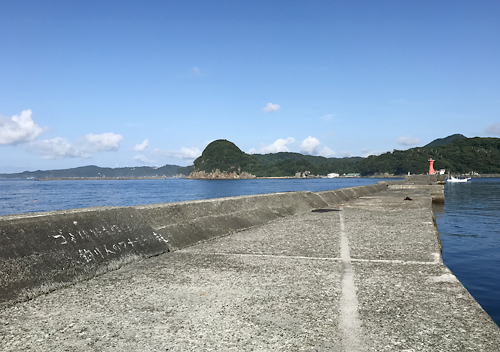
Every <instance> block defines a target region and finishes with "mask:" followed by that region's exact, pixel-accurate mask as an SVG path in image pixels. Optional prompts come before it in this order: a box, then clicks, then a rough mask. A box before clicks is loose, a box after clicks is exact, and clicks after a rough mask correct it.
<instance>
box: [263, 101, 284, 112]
mask: <svg viewBox="0 0 500 352" xmlns="http://www.w3.org/2000/svg"><path fill="white" fill-rule="evenodd" d="M279 109H281V106H279V105H278V104H272V103H267V105H266V106H265V107H264V108H263V109H262V111H264V112H275V111H278V110H279Z"/></svg>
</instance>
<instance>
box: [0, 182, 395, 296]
mask: <svg viewBox="0 0 500 352" xmlns="http://www.w3.org/2000/svg"><path fill="white" fill-rule="evenodd" d="M399 183H401V182H399V181H391V182H379V183H377V184H374V185H369V186H359V187H352V188H344V189H339V190H332V191H324V192H316V193H312V192H288V193H273V194H261V195H252V196H240V197H229V198H218V199H208V200H199V201H186V202H179V203H166V204H153V205H145V206H135V207H96V208H85V209H75V210H67V211H54V212H45V213H32V214H22V215H13V216H1V217H0V306H1V305H5V304H10V303H13V302H18V301H23V300H26V299H30V298H33V297H36V296H38V295H40V294H44V293H47V292H49V291H52V290H54V289H57V288H59V287H62V286H65V285H68V284H71V283H75V282H78V281H82V280H86V279H90V278H92V277H95V276H97V275H100V274H103V273H105V272H108V271H110V270H114V269H117V268H119V267H121V266H122V265H124V264H126V263H131V262H136V261H139V260H142V259H144V258H147V257H151V256H156V255H159V254H162V253H166V252H169V251H175V250H178V249H181V248H186V247H189V246H192V245H194V244H196V243H199V242H201V241H206V240H210V239H213V238H216V237H221V236H226V235H228V234H231V233H234V232H236V231H241V230H244V229H248V228H252V227H255V226H260V225H263V224H266V223H269V222H271V221H273V220H276V219H279V218H283V217H287V216H291V215H297V214H301V213H306V212H310V211H311V210H312V209H317V208H324V207H331V206H335V205H339V204H342V203H344V202H347V201H349V200H353V199H356V198H358V197H360V196H367V195H370V194H374V193H377V192H380V191H382V190H386V189H387V188H388V187H389V185H396V184H399Z"/></svg>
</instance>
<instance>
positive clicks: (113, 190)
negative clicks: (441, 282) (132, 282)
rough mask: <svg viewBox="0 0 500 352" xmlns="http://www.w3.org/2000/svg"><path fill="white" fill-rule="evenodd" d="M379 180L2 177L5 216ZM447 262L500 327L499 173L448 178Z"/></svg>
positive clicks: (441, 224) (443, 216)
mask: <svg viewBox="0 0 500 352" xmlns="http://www.w3.org/2000/svg"><path fill="white" fill-rule="evenodd" d="M380 180H381V179H365V178H363V179H357V178H356V179H310V180H302V179H298V180H297V179H286V180H283V179H282V180H272V179H266V180H221V181H204V180H184V179H167V180H120V181H107V180H103V181H95V180H89V181H28V180H0V215H9V214H21V213H28V212H39V211H49V210H62V209H73V208H84V207H91V206H130V205H140V204H154V203H167V202H178V201H183V200H195V199H209V198H219V197H229V196H237V195H249V194H259V193H272V192H288V191H312V192H316V191H324V190H330V189H338V188H345V187H352V186H362V185H367V184H373V183H376V182H378V181H380ZM434 212H435V214H436V219H437V224H438V230H439V235H440V238H441V242H442V244H443V260H444V263H445V264H446V265H447V266H448V267H449V268H450V269H451V270H452V271H453V273H454V274H455V275H456V276H457V277H458V278H459V280H460V281H461V282H462V284H463V285H464V286H465V287H466V288H467V289H468V290H469V292H470V293H471V294H472V295H473V296H474V297H475V298H476V300H477V301H478V302H479V303H480V304H481V305H482V306H483V308H484V309H485V310H486V311H487V312H488V313H489V314H490V316H491V317H492V318H493V320H494V321H495V322H496V323H497V324H498V325H500V178H483V179H477V178H476V179H473V180H472V182H468V183H466V184H465V183H464V184H459V183H457V184H446V186H445V206H444V207H435V209H434Z"/></svg>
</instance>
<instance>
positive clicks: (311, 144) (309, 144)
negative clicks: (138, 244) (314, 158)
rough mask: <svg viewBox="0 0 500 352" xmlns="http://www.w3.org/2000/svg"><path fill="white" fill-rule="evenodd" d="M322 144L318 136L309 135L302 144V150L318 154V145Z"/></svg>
mask: <svg viewBox="0 0 500 352" xmlns="http://www.w3.org/2000/svg"><path fill="white" fill-rule="evenodd" d="M320 144H321V142H320V141H319V140H318V139H317V138H314V137H311V136H309V137H307V138H306V139H304V140H303V141H302V143H301V144H300V152H301V153H304V154H310V155H318V147H319V145H320Z"/></svg>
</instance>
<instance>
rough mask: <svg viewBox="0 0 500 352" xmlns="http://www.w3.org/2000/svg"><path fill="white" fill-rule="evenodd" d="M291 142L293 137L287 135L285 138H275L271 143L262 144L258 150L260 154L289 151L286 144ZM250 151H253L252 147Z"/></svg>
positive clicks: (293, 141)
mask: <svg viewBox="0 0 500 352" xmlns="http://www.w3.org/2000/svg"><path fill="white" fill-rule="evenodd" d="M292 143H295V139H294V138H292V137H288V138H287V139H282V138H280V139H277V140H276V141H275V142H274V143H273V144H269V145H263V146H262V147H261V148H260V150H259V151H260V152H261V153H262V154H269V153H279V152H289V151H290V150H289V149H288V147H287V146H288V145H290V144H292ZM250 153H251V154H253V153H255V149H254V148H252V149H250Z"/></svg>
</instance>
